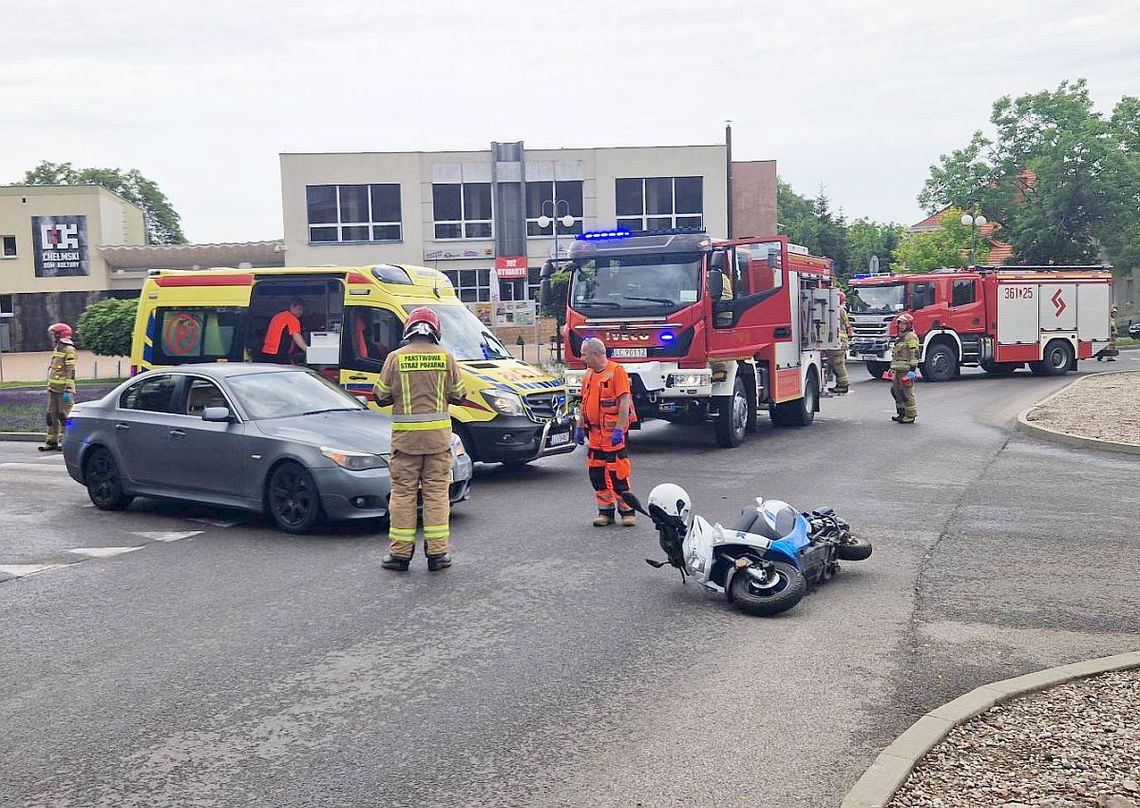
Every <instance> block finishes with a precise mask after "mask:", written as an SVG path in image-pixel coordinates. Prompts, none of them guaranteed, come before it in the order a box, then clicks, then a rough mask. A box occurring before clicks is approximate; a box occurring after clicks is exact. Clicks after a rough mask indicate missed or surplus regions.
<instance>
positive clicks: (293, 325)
mask: <svg viewBox="0 0 1140 808" xmlns="http://www.w3.org/2000/svg"><path fill="white" fill-rule="evenodd" d="M304 313H305V301H304V300H302V299H301V298H299V297H295V298H293V299H292V300H291V301H289V308H287V309H285V310H284V311H279V312H277V313H276V314H275V315H273V319H272V320H270V321H269V328H267V329H266V330H265V342H263V343H262V345H261V353H262V357H261V358H262V360H263V361H265V362H279V363H281V364H285V365H291V364H294V363H295V361H296V354H298V353H299V352H302V351H307V350H309V345H308V343H307V342H305V338H304V337H303V336H301V315H303V314H304ZM301 356H304V354H303V353H302V354H301Z"/></svg>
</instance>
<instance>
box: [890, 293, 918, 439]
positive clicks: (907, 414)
mask: <svg viewBox="0 0 1140 808" xmlns="http://www.w3.org/2000/svg"><path fill="white" fill-rule="evenodd" d="M895 324H896V325H897V326H898V330H899V334H898V336H897V337H896V338H895V341H894V344H893V345H891V397H892V398H894V400H895V410H896V412H897V413H898V414H897V415H895V416H894V417H892V418H891V420H892V421H895V422H896V423H900V424H913V423H914V419H915V418H917V417H918V404H917V403H915V400H914V382H915V379H916V378H917V374H916V373H915V371H916V370H917V368H918V357H919V354H920V353H921V351H922V348H921V346H920V345H919V344H918V335H917V334H915V333H914V318H913V317H912V316H911V315H910V313H909V312H905V311H904V312H903V313H902V314H900V315H899V316H898V317H896V318H895Z"/></svg>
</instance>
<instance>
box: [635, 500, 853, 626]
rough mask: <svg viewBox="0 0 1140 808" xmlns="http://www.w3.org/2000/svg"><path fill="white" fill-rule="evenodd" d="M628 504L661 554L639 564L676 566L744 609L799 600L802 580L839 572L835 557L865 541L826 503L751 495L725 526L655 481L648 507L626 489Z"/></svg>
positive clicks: (757, 611)
mask: <svg viewBox="0 0 1140 808" xmlns="http://www.w3.org/2000/svg"><path fill="white" fill-rule="evenodd" d="M622 498H623V499H624V500H625V502H626V504H628V505H629V506H630V507H631V508H633V509H634V510H636V511H638V512H639V513H643V514H645V515H646V516H648V517H649V518H650V519H651V520H653V525H654V527H656V528H657V534H658V538H659V540H660V542H661V549H662V550H664V551H665V555H666V557H667V559H668V560H666V561H653V560H651V559H648V558H647V559H646V562H647V563H648V564H650V565H651V566H653V567H657V568H661V567H664V566H666V565H668V566H672V567H676V568H677V569H679V570H680V571H681V581H682V582H684V581H685V579H686V578H687V577H688V576H692V577H693V578H695V579H696V580H697V581H698V582H699V583H701V584H703V585H704V586H705V587H706V588H708V589H711V590H713V591H714V592H719V593H720V594H722V595H724V596H726V597H727V598H728V600H729V602H730V603H732V605H733V606H735V607H736V608H737V609H739V610H740V611H742V612H747V613H748V614H753V615H759V616H761V617H763V616H766V615H773V614H779V613H780V612H785V611H787V610H788V609H790V608H792V607H793V606H795V605H796V604H797V603H799V602H800V600H801V599H802V598H803V596H804V593H805V592H806V590H807V587H808V585H809V584H816V583H822V582H823V581H826V580H828V579H829V578H831V577H832V576H833V575H835V573H837V572H838V571H839V562H840V561H862V560H863V559H865V558H867V557H869V556H870V555H871V543H870V542H868V541H866V540H865V539H862V538H859V537H856V536H853V535H851V529H850V526H849V525H848V524H847V522H845V521H844V520H842V519H840V518H839V517H838V516H836V515H835V511H834V510H832V509H831V508H826V509H823V510H818V511H811V512H810V513H800V512H799V511H797V510H796V509H795V508H793V507H792V506H791V505H789V504H788V503H786V502H781V501H780V500H776V499H770V500H764V499H762V498H760V497H757V498H756V504H755V505H754V506H751V507H748V508H745V509H744V511H743V512H742V513H741V515H740V518H739V519H738V520H737V522H736V524H735V526H734V527H732V528H725V527H722V526H721V525H719V524H716V525H713V524H709V522H708V520H706V519H704V518H702V517H701V516H698V515H697V514H694V513H693V506H692V502H691V500H690V499H689V495H688V494H687V493H686V492H685V489H683V488H681V486H679V485H675V484H673V483H662V484H661V485H658V486H657V487H656V488H654V489H653V490H652V491H651V492H650V493H649V509H648V510H646V509H645V508H643V507H642V505H641V502H640V501H639V500H638V499H637V497H636V496H635V495H634V494H633V493H632V492H626V493H624V494H622Z"/></svg>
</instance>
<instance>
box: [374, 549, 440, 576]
mask: <svg viewBox="0 0 1140 808" xmlns="http://www.w3.org/2000/svg"><path fill="white" fill-rule="evenodd" d="M409 562H411V559H410V558H397V557H396V556H394V555H392V554H391V553H389V554H388V555H386V556H384V557H383V558H382V559H380V566H381V567H383V568H384V569H386V570H395V571H396V572H407V571H408V563H409ZM428 564H429V566H430V564H431V560H430V559H429V560H428Z"/></svg>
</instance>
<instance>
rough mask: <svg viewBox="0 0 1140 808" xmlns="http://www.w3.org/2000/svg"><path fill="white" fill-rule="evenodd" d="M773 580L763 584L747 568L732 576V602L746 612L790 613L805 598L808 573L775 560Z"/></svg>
mask: <svg viewBox="0 0 1140 808" xmlns="http://www.w3.org/2000/svg"><path fill="white" fill-rule="evenodd" d="M768 563H769V564H770V569H769V579H770V582H765V583H764V584H760V583H758V582H757V581H756V579H755V578H754V577H753V576H752V575H751V574H749V572H748V571H747V570H740V571H739V572H737V573H736V575H734V576H733V578H732V585H731V587H730V594H731V595H732V605H733V606H735V607H736V608H737V609H739V610H740V611H742V612H745V613H746V614H751V615H755V616H757V617H767V616H769V615H773V614H779V613H780V612H786V611H787V610H788V609H790V608H792V607H793V606H795V605H796V604H797V603H799V602H800V600H802V599H803V596H804V592H805V590H806V588H807V585H806V583H805V582H804V576H803V575H802V574H801V573H800V571H799V570H798V569H796V568H795V567H793V566H792V565H791V564H785V563H784V562H782V561H771V562H768Z"/></svg>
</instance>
